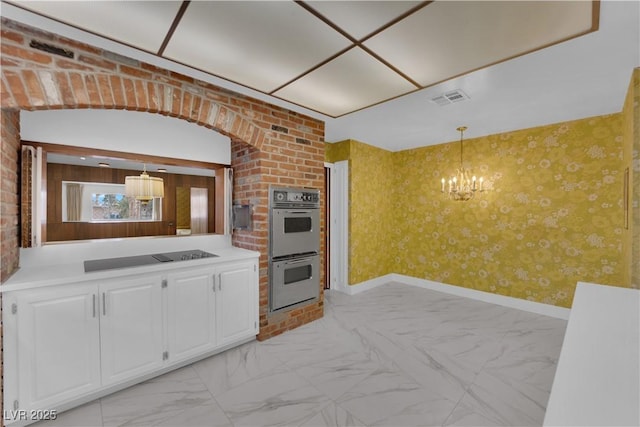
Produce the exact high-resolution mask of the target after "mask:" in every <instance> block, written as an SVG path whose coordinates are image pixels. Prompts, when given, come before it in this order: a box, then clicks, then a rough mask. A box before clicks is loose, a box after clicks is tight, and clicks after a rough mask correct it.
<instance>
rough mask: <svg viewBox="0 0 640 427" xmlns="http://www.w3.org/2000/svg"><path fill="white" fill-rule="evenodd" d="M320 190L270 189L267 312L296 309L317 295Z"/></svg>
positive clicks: (318, 284)
mask: <svg viewBox="0 0 640 427" xmlns="http://www.w3.org/2000/svg"><path fill="white" fill-rule="evenodd" d="M319 253H320V191H319V190H317V189H309V188H285V187H271V188H270V189H269V311H270V312H277V311H282V310H286V309H289V308H293V307H297V306H300V305H303V304H306V303H309V302H312V301H313V300H316V299H317V298H318V296H319V294H320V255H319Z"/></svg>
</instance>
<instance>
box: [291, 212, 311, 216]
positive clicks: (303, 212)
mask: <svg viewBox="0 0 640 427" xmlns="http://www.w3.org/2000/svg"><path fill="white" fill-rule="evenodd" d="M287 213H290V214H293V215H295V214H308V213H311V211H289V212H287Z"/></svg>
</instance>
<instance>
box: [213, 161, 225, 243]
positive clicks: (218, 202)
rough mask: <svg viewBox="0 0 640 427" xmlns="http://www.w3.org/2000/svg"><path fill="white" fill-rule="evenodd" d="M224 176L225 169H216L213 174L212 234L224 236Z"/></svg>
mask: <svg viewBox="0 0 640 427" xmlns="http://www.w3.org/2000/svg"><path fill="white" fill-rule="evenodd" d="M224 176H225V169H216V172H215V180H214V185H215V196H214V197H215V203H214V205H215V209H214V213H213V215H214V218H215V224H214V232H215V233H216V234H224V232H225V229H224Z"/></svg>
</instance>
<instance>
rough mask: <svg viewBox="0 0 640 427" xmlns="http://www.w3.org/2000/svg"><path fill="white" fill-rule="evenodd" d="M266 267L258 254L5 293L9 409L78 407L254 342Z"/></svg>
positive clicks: (30, 284) (5, 360)
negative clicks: (260, 277) (260, 276)
mask: <svg viewBox="0 0 640 427" xmlns="http://www.w3.org/2000/svg"><path fill="white" fill-rule="evenodd" d="M257 266H258V260H257V258H253V257H252V258H251V259H245V260H236V261H233V262H219V263H215V264H208V265H200V266H197V267H195V268H193V267H192V268H184V267H183V268H175V269H165V270H159V271H158V272H154V273H152V274H145V275H141V274H136V275H124V274H122V275H120V276H115V277H105V278H101V279H100V280H95V281H82V282H76V283H77V284H64V283H60V284H55V285H51V284H47V285H42V286H40V287H37V286H35V287H34V285H33V283H29V286H30V287H29V289H25V290H21V289H16V288H13V289H11V290H10V291H4V292H3V297H2V304H3V308H4V317H3V321H4V322H3V328H4V344H5V345H4V371H5V378H4V387H5V390H4V391H5V393H4V404H5V407H6V408H9V409H11V410H20V411H30V410H50V409H58V408H63V407H64V408H70V407H73V406H75V405H77V404H81V403H84V402H86V401H87V399H95V398H99V397H101V396H104V395H106V394H108V393H109V392H113V391H115V390H118V389H121V388H124V387H127V386H130V385H132V384H135V383H136V382H138V381H142V380H145V379H148V378H150V377H151V376H153V375H156V374H160V373H163V372H168V371H169V370H171V369H173V368H174V367H179V366H183V365H184V364H185V363H189V361H191V360H193V361H195V360H197V359H198V358H202V357H204V356H207V355H212V354H215V353H216V352H218V351H222V350H223V349H226V348H230V347H232V346H234V345H239V344H242V343H244V342H247V341H249V340H251V339H254V338H255V335H256V334H257V333H258V299H259V297H258V295H259V290H258V268H257ZM84 280H86V279H84ZM5 422H6V423H7V424H12V423H13V421H12V420H6V421H5Z"/></svg>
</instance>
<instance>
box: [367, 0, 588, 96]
mask: <svg viewBox="0 0 640 427" xmlns="http://www.w3.org/2000/svg"><path fill="white" fill-rule="evenodd" d="M591 27H592V4H591V2H584V1H552V2H546V1H540V2H531V1H522V2H519V1H493V2H489V1H478V2H474V1H441V2H434V3H431V4H430V5H428V6H426V7H424V8H423V9H421V10H419V11H418V12H416V13H414V14H412V15H411V16H409V17H407V18H406V19H404V20H402V21H400V22H399V23H397V24H395V25H393V26H392V27H390V28H389V29H387V30H385V31H384V32H382V33H380V34H378V35H376V36H374V37H372V38H371V39H369V40H367V41H366V42H365V43H364V45H365V46H366V47H368V48H370V49H371V50H373V51H374V52H376V53H377V54H378V55H380V56H381V57H382V58H384V59H385V60H386V61H388V62H390V63H392V64H394V66H396V67H397V68H398V69H399V70H400V71H402V72H404V73H405V74H407V75H408V76H409V77H410V78H412V79H414V80H415V81H417V82H418V83H420V84H421V85H423V86H429V85H432V84H435V83H437V82H440V81H444V80H447V79H450V78H452V77H454V76H457V75H461V74H464V73H467V72H470V71H472V70H475V69H479V68H482V67H485V66H488V65H491V64H494V63H497V62H500V61H503V60H506V59H509V58H512V57H515V56H518V55H521V54H524V53H527V52H531V51H534V50H537V49H539V48H541V47H545V46H548V45H550V44H553V43H557V42H559V41H563V40H567V39H569V38H571V37H574V36H576V35H578V34H581V33H584V32H587V31H589V30H590V29H591Z"/></svg>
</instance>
